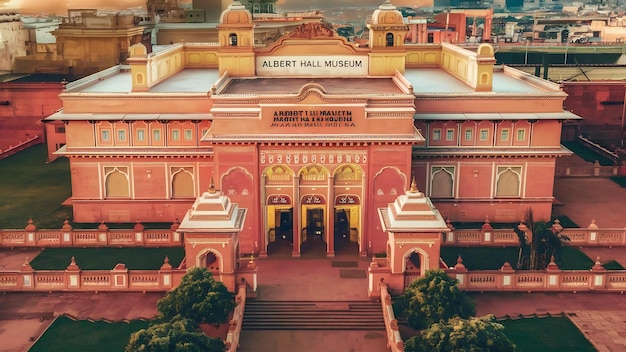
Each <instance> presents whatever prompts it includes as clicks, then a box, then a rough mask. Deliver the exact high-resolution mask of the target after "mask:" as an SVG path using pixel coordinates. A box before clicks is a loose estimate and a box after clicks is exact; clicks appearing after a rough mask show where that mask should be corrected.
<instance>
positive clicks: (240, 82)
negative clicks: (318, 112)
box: [220, 77, 404, 95]
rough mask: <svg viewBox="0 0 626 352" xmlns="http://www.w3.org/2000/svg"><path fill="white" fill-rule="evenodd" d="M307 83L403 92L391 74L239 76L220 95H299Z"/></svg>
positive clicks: (329, 89)
mask: <svg viewBox="0 0 626 352" xmlns="http://www.w3.org/2000/svg"><path fill="white" fill-rule="evenodd" d="M308 83H316V84H319V85H320V86H322V87H323V89H324V91H325V92H326V94H373V93H375V94H376V95H383V94H404V92H403V91H402V90H401V89H400V88H399V87H398V86H397V85H396V83H395V82H394V81H393V79H392V77H369V78H368V77H364V78H320V77H301V78H245V79H241V78H236V79H232V80H231V81H230V82H229V83H228V85H227V86H226V87H225V89H224V90H223V91H222V92H220V93H221V94H258V93H261V92H262V93H263V94H297V93H298V92H299V91H300V89H301V88H302V87H303V86H305V85H306V84H308Z"/></svg>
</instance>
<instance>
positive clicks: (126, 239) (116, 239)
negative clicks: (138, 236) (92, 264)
mask: <svg viewBox="0 0 626 352" xmlns="http://www.w3.org/2000/svg"><path fill="white" fill-rule="evenodd" d="M133 236H134V234H133V233H132V232H111V233H110V234H109V242H110V243H112V244H113V243H116V244H122V243H133V242H134V237H133Z"/></svg>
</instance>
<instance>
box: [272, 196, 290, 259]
mask: <svg viewBox="0 0 626 352" xmlns="http://www.w3.org/2000/svg"><path fill="white" fill-rule="evenodd" d="M266 204H267V206H266V213H267V216H266V220H265V223H266V224H267V252H268V254H284V255H291V251H292V247H293V205H292V201H291V197H290V196H289V195H286V194H274V195H271V196H269V197H268V199H267V203H266Z"/></svg>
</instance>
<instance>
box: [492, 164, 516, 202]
mask: <svg viewBox="0 0 626 352" xmlns="http://www.w3.org/2000/svg"><path fill="white" fill-rule="evenodd" d="M521 174H522V168H521V167H519V166H518V167H510V166H499V167H498V174H497V181H496V197H519V196H520V183H521V182H520V178H521Z"/></svg>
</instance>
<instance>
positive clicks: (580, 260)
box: [561, 246, 595, 270]
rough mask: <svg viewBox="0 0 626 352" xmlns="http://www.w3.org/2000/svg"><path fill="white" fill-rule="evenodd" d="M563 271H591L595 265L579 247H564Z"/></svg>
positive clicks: (562, 257)
mask: <svg viewBox="0 0 626 352" xmlns="http://www.w3.org/2000/svg"><path fill="white" fill-rule="evenodd" d="M561 259H562V262H563V264H562V265H561V269H562V270H589V269H591V267H592V266H593V264H594V263H595V262H594V261H593V260H591V258H589V257H588V256H587V255H586V254H585V253H583V252H582V251H581V250H580V249H578V248H577V247H570V246H564V247H563V248H562V250H561Z"/></svg>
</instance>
